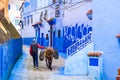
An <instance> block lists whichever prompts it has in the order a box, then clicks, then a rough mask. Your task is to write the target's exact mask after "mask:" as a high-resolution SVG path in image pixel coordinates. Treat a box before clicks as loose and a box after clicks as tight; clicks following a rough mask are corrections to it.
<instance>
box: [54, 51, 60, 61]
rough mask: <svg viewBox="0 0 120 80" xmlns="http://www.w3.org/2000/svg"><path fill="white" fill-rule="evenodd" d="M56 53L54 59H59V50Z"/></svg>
mask: <svg viewBox="0 0 120 80" xmlns="http://www.w3.org/2000/svg"><path fill="white" fill-rule="evenodd" d="M54 52H55V54H54V56H53V57H54V58H55V59H59V53H58V51H57V50H54Z"/></svg>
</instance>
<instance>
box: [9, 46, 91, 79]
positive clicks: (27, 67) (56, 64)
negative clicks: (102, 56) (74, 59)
mask: <svg viewBox="0 0 120 80" xmlns="http://www.w3.org/2000/svg"><path fill="white" fill-rule="evenodd" d="M64 64H65V59H64V58H62V57H60V58H59V59H57V60H55V59H53V64H52V66H53V69H52V71H50V70H49V69H48V68H47V67H46V65H45V61H39V69H38V70H36V69H34V68H33V62H32V57H31V56H30V55H29V47H28V46H23V55H22V56H21V57H20V59H19V60H18V61H17V63H16V65H15V67H14V68H13V71H12V73H11V76H10V79H9V80H93V79H91V78H90V77H88V76H65V75H63V74H60V69H62V67H64Z"/></svg>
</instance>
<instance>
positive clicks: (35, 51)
mask: <svg viewBox="0 0 120 80" xmlns="http://www.w3.org/2000/svg"><path fill="white" fill-rule="evenodd" d="M38 48H40V49H44V48H45V47H44V46H40V45H39V44H38V43H37V41H36V39H33V41H32V43H31V45H30V55H31V56H32V58H33V66H34V68H36V69H39V66H38Z"/></svg>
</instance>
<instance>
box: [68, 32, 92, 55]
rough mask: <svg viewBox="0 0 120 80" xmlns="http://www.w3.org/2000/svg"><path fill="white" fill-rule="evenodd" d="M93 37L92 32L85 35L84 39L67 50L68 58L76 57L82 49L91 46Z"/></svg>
mask: <svg viewBox="0 0 120 80" xmlns="http://www.w3.org/2000/svg"><path fill="white" fill-rule="evenodd" d="M91 35H92V33H91V32H90V33H88V34H87V35H85V36H84V37H82V39H80V40H79V41H77V42H75V43H74V44H72V45H71V46H69V47H68V48H67V56H68V57H70V56H72V55H74V54H75V53H77V52H78V51H80V50H81V49H83V48H84V47H86V46H87V45H88V44H90V43H91V42H92V37H91Z"/></svg>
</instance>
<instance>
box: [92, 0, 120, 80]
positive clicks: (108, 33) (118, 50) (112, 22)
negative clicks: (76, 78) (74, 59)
mask: <svg viewBox="0 0 120 80" xmlns="http://www.w3.org/2000/svg"><path fill="white" fill-rule="evenodd" d="M119 8H120V1H119V0H111V1H110V0H103V1H100V0H94V1H93V11H94V13H93V38H94V39H93V40H94V50H98V51H103V53H104V76H103V77H104V80H116V76H117V70H118V68H120V61H119V59H120V42H119V41H118V39H117V38H116V37H115V36H116V34H117V33H120V10H119Z"/></svg>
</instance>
